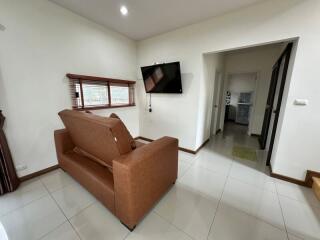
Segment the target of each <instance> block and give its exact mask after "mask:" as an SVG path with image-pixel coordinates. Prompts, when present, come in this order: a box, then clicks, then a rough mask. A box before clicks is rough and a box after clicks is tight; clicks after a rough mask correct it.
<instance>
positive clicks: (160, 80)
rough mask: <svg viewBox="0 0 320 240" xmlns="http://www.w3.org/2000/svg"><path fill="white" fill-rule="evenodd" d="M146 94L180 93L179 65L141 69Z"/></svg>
mask: <svg viewBox="0 0 320 240" xmlns="http://www.w3.org/2000/svg"><path fill="white" fill-rule="evenodd" d="M141 72H142V76H143V82H144V87H145V89H146V92H147V93H182V84H181V73H180V63H179V62H172V63H164V64H157V65H152V66H146V67H141Z"/></svg>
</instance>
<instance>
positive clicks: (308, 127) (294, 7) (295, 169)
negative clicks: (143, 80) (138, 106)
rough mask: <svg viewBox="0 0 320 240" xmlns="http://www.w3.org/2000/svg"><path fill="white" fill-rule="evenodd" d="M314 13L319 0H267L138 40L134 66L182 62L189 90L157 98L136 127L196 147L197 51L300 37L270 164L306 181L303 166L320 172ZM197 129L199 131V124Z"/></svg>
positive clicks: (201, 100)
mask: <svg viewBox="0 0 320 240" xmlns="http://www.w3.org/2000/svg"><path fill="white" fill-rule="evenodd" d="M319 12H320V1H318V0H281V1H280V0H270V1H265V2H261V3H258V4H256V5H252V6H250V7H248V8H245V9H241V10H239V11H236V12H232V13H229V14H226V15H223V16H219V17H216V18H213V19H210V20H208V21H205V22H202V23H199V24H194V25H191V26H188V27H185V28H181V29H178V30H175V31H172V32H168V33H165V34H162V35H159V36H156V37H153V38H150V39H147V40H144V41H141V42H139V44H138V56H139V57H138V59H139V66H141V65H149V64H152V63H153V62H156V61H158V62H159V61H172V60H178V61H180V62H181V65H182V72H183V73H184V79H183V84H184V90H185V91H186V93H185V94H183V95H179V96H177V95H175V96H172V95H170V96H168V95H162V96H158V97H155V98H154V101H153V104H154V106H155V111H157V113H156V114H155V115H152V114H150V115H145V116H144V117H143V118H141V122H142V123H140V126H141V125H142V124H145V123H146V125H148V124H149V126H148V127H147V128H145V129H141V134H142V135H144V134H147V135H148V136H152V137H156V136H158V135H159V134H160V131H161V130H165V131H164V133H165V134H170V135H175V136H178V137H180V140H181V142H183V143H184V146H185V147H188V148H190V147H191V148H193V149H196V148H197V147H199V145H200V144H201V140H202V139H203V132H202V131H201V129H203V128H204V127H203V126H205V124H206V121H205V111H206V110H205V107H206V104H205V102H206V99H207V96H206V93H205V91H204V89H205V84H206V83H205V78H204V74H203V59H202V54H203V53H210V52H218V51H223V50H226V49H235V48H242V47H245V46H255V45H258V44H260V43H270V42H276V41H279V40H283V39H292V38H296V37H299V46H298V49H297V53H296V59H295V62H294V68H293V72H292V75H291V80H290V81H288V84H290V85H289V86H288V97H287V99H284V107H285V109H286V110H285V111H281V116H280V121H281V123H280V126H282V129H281V131H278V134H277V135H278V136H277V138H278V139H276V141H277V142H278V147H277V148H276V149H275V151H274V154H273V160H272V163H273V164H272V167H273V171H274V172H275V173H278V174H283V175H287V176H290V177H293V178H297V179H303V178H304V177H305V173H306V170H307V169H311V170H315V171H320V162H319V152H318V143H317V141H314V140H313V139H314V136H318V135H320V128H319V127H318V123H319V122H320V112H319V107H318V106H319V87H320V86H319V85H320V82H319V80H318V79H317V78H316V76H319V75H320V68H319V67H318V66H317V62H318V59H319V57H320V48H319V47H318V45H319V41H320V28H319V26H318V25H319V22H320V15H319ZM306 13H307V15H306ZM295 98H307V99H309V101H310V104H309V105H308V106H306V107H297V106H294V105H293V101H294V99H295ZM173 116H176V117H174V120H172V119H170V120H167V117H168V118H171V117H173ZM197 116H199V118H197ZM157 117H161V118H160V119H158V118H157ZM152 122H155V123H158V122H161V123H163V125H162V124H161V125H160V126H159V129H158V131H155V130H152V128H151V124H152ZM197 124H198V125H200V126H199V127H196V126H197ZM164 125H167V127H166V128H164ZM279 135H280V136H279Z"/></svg>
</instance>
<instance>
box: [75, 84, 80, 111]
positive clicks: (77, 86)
mask: <svg viewBox="0 0 320 240" xmlns="http://www.w3.org/2000/svg"><path fill="white" fill-rule="evenodd" d="M75 85H76V92H75V99H76V106H77V107H79V108H80V107H81V89H80V84H79V83H76V84H75Z"/></svg>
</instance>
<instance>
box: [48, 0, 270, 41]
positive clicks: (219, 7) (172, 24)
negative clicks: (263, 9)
mask: <svg viewBox="0 0 320 240" xmlns="http://www.w3.org/2000/svg"><path fill="white" fill-rule="evenodd" d="M50 1H52V2H55V3H57V4H59V5H60V6H62V7H65V8H67V9H69V10H71V11H73V12H75V13H77V14H79V15H81V16H83V17H86V18H88V19H90V20H92V21H94V22H96V23H99V24H102V25H104V26H106V27H108V28H111V29H113V30H115V31H117V32H120V33H122V34H124V35H126V36H128V37H129V38H132V39H135V40H141V39H145V38H148V37H152V36H154V35H157V34H160V33H164V32H168V31H170V30H174V29H176V28H179V27H182V26H186V25H189V24H193V23H196V22H200V21H202V20H205V19H208V18H210V17H213V16H217V15H221V14H224V13H226V12H229V11H233V10H236V9H238V8H242V7H246V6H248V5H251V4H254V3H256V2H261V1H265V0H50ZM122 5H125V6H127V7H128V10H129V14H128V15H127V16H122V15H121V13H120V10H119V9H120V7H121V6H122Z"/></svg>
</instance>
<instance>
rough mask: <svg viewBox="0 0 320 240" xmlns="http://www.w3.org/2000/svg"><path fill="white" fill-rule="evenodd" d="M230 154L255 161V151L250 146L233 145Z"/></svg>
mask: <svg viewBox="0 0 320 240" xmlns="http://www.w3.org/2000/svg"><path fill="white" fill-rule="evenodd" d="M232 155H233V156H234V157H237V158H241V159H245V160H250V161H257V153H256V151H255V150H254V149H252V148H246V147H239V146H234V147H233V150H232Z"/></svg>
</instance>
